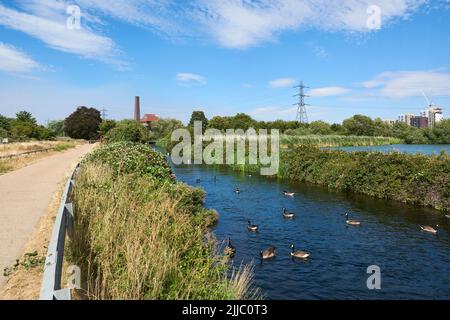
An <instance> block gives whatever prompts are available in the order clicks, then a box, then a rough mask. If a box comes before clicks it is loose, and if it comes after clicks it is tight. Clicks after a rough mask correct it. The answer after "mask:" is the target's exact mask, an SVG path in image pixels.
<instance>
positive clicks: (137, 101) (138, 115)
mask: <svg viewBox="0 0 450 320" xmlns="http://www.w3.org/2000/svg"><path fill="white" fill-rule="evenodd" d="M134 120H136V121H138V122H140V121H141V103H140V98H139V96H136V97H135V98H134Z"/></svg>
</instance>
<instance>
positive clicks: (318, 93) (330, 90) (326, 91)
mask: <svg viewBox="0 0 450 320" xmlns="http://www.w3.org/2000/svg"><path fill="white" fill-rule="evenodd" d="M348 92H350V90H349V89H347V88H343V87H324V88H315V89H311V90H310V91H309V92H308V94H309V95H310V96H311V97H333V96H340V95H343V94H346V93H348Z"/></svg>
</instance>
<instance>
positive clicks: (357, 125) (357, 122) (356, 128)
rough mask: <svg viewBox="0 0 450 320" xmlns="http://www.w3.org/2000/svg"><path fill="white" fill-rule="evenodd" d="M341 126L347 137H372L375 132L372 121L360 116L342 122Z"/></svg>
mask: <svg viewBox="0 0 450 320" xmlns="http://www.w3.org/2000/svg"><path fill="white" fill-rule="evenodd" d="M342 125H343V126H344V128H345V130H346V132H347V134H348V135H355V136H373V135H374V131H375V130H374V123H373V120H372V119H371V118H370V117H367V116H363V115H360V114H357V115H355V116H353V117H351V118H350V119H346V120H344V122H343V124H342Z"/></svg>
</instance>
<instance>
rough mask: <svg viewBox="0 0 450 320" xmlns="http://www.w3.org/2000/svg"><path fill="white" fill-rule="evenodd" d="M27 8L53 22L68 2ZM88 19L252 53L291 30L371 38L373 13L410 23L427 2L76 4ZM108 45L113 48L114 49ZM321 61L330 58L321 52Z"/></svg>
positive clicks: (137, 0) (34, 0)
mask: <svg viewBox="0 0 450 320" xmlns="http://www.w3.org/2000/svg"><path fill="white" fill-rule="evenodd" d="M28 2H31V4H28V5H24V4H23V3H26V2H25V1H24V2H21V3H22V6H23V7H25V8H26V9H27V10H32V12H34V14H36V15H38V16H40V17H46V18H48V19H50V17H52V20H53V19H54V18H55V11H59V10H61V7H63V4H66V3H67V2H66V1H63V0H58V1H52V0H30V1H28ZM72 2H74V3H76V4H78V5H79V6H80V7H81V8H82V10H83V17H84V18H85V19H88V20H90V21H95V20H96V19H97V21H101V18H98V17H99V16H100V17H110V18H113V19H117V20H121V21H124V22H126V23H130V24H133V25H136V26H139V27H143V28H146V29H149V30H153V31H155V32H157V33H159V34H162V35H164V36H166V37H169V38H173V39H179V38H180V37H181V38H183V37H188V38H189V39H193V38H194V39H195V38H200V39H204V38H205V37H206V38H209V39H212V40H213V41H214V42H216V43H218V44H219V45H221V46H223V47H227V48H238V49H243V48H248V47H252V46H256V45H260V44H262V43H266V42H270V41H275V40H276V39H277V38H278V36H279V35H280V34H281V33H283V32H286V31H296V30H301V29H303V30H306V29H319V30H324V31H331V32H335V31H338V32H340V31H343V32H359V33H369V32H373V29H369V28H368V27H367V20H368V17H369V14H368V13H367V8H368V7H369V6H371V5H377V6H379V7H380V9H381V14H382V26H381V28H385V27H386V26H387V25H389V24H391V23H392V22H393V21H396V20H400V19H406V18H408V17H409V16H410V15H411V14H412V13H414V12H415V11H417V10H418V8H420V7H421V6H423V5H424V4H426V3H427V2H428V1H427V0H395V1H392V0H347V1H345V4H343V3H342V1H341V0H258V1H248V0H228V1H223V0H189V1H187V4H184V3H183V4H182V5H180V4H178V3H177V2H176V1H170V0H115V1H109V0H74V1H72ZM108 45H111V43H110V44H108ZM316 54H317V55H318V56H324V55H326V51H324V49H323V48H320V47H317V50H316Z"/></svg>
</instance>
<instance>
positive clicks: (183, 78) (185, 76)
mask: <svg viewBox="0 0 450 320" xmlns="http://www.w3.org/2000/svg"><path fill="white" fill-rule="evenodd" d="M176 80H177V82H178V83H179V84H183V85H191V84H200V85H205V84H206V83H207V80H206V78H205V77H203V76H201V75H199V74H195V73H178V74H177V76H176Z"/></svg>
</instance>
